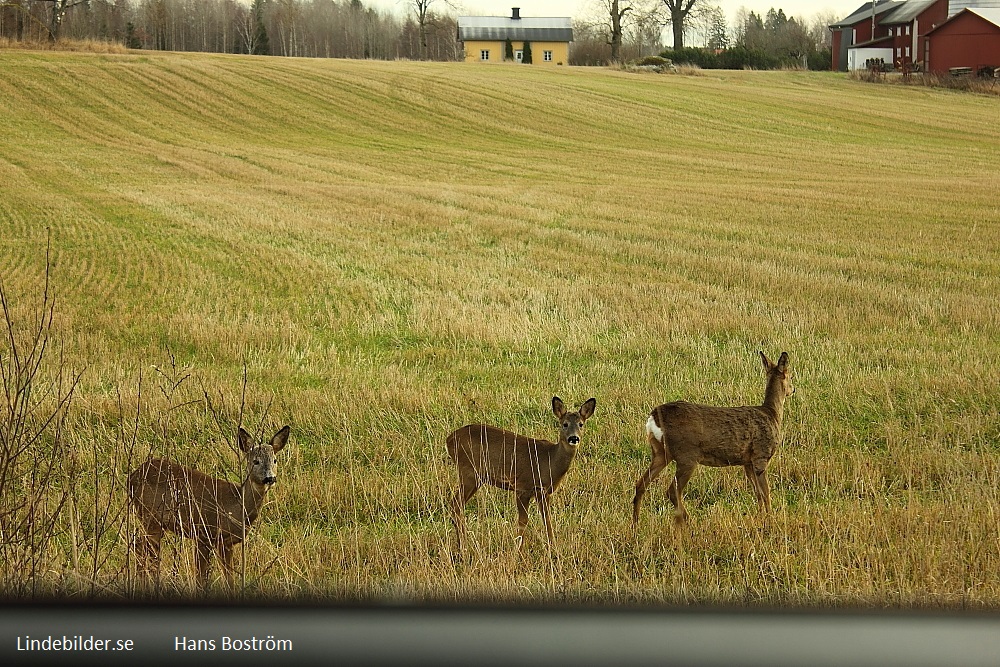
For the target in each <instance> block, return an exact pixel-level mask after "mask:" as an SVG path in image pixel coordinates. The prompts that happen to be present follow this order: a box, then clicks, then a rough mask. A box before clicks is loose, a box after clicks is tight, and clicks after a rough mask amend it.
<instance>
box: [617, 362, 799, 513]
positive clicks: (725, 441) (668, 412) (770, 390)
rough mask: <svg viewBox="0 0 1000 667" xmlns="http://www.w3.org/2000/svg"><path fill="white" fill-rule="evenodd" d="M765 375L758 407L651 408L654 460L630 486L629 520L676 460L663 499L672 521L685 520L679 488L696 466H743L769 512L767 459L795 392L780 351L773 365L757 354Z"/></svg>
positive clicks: (692, 405) (649, 436) (687, 405)
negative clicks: (666, 500)
mask: <svg viewBox="0 0 1000 667" xmlns="http://www.w3.org/2000/svg"><path fill="white" fill-rule="evenodd" d="M760 358H761V361H762V362H763V363H764V370H765V371H766V372H767V389H766V390H765V392H764V403H763V405H751V406H743V407H738V408H720V407H714V406H711V405H698V404H696V403H687V402H685V401H675V402H673V403H666V404H664V405H660V406H658V407H656V408H653V411H652V412H651V413H650V415H649V419H647V420H646V435H647V439H648V441H649V448H650V449H651V450H652V453H653V460H652V462H651V463H650V464H649V469H648V470H646V472H645V473H644V474H643V475H642V477H640V478H639V480H638V481H637V482H636V484H635V498H634V499H633V500H632V522H633V524H636V523H638V521H639V504H640V503H641V502H642V496H643V494H645V493H646V489H647V487H649V485H650V484H652V483H653V481H654V480H655V479H656V478H657V477H658V476H659V475H660V473H661V472H663V469H664V468H665V467H666V466H667V464H668V463H670V462H671V461H676V462H677V470H676V474H675V475H674V479H673V480H672V481H671V482H670V487H669V488H668V489H667V497H668V498H669V499H670V502H671V504H672V505H673V506H674V508H675V514H674V518H675V520H676V522H677V523H682V522H684V521H687V518H688V515H687V510H685V509H684V500H683V495H684V486H685V485H686V484H687V483H688V480H689V479H691V475H692V473H694V470H695V468H696V467H697V466H698V464H699V463H700V464H701V465H706V466H715V467H722V466H743V470H744V472H745V473H746V476H747V479H748V480H750V485H751V487H752V488H753V490H754V494H755V495H756V496H757V506H758V508H759V510H761V511H767V512H770V511H771V495H770V490H769V489H768V485H767V477H766V473H765V471H766V469H767V464H768V461H770V460H771V457H772V456H774V452H775V450H776V449H777V447H778V443H779V442H780V441H781V418H782V413H783V409H784V403H785V398H787V397H788V396H791V395H792V393H793V392H794V391H795V388H794V387H792V374H791V371H789V369H788V353H787V352H782V353H781V357H780V358H779V359H778V363H776V364H775V363H772V362H771V360H770V359H768V358H767V355H765V354H764V353H763V352H761V353H760Z"/></svg>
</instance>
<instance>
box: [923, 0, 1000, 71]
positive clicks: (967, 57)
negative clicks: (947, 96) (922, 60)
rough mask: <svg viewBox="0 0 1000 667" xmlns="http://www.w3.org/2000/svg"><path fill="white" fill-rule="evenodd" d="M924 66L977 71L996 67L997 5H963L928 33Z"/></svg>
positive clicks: (999, 47)
mask: <svg viewBox="0 0 1000 667" xmlns="http://www.w3.org/2000/svg"><path fill="white" fill-rule="evenodd" d="M928 45H929V48H928V50H927V53H926V62H927V69H928V71H931V72H947V71H949V70H956V69H968V70H969V71H970V72H977V73H978V72H981V71H982V70H983V69H984V68H988V71H991V72H992V70H993V69H994V68H997V67H1000V8H995V9H994V8H989V9H979V8H965V9H963V10H962V11H960V12H959V13H957V14H955V15H954V16H952V17H951V18H949V19H948V20H947V21H945V22H944V23H942V24H941V25H939V26H937V27H935V28H934V29H933V30H931V31H930V33H929V34H928Z"/></svg>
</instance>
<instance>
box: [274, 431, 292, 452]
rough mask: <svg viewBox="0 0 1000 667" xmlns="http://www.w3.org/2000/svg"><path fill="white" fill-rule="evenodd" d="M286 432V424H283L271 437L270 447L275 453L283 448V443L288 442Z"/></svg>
mask: <svg viewBox="0 0 1000 667" xmlns="http://www.w3.org/2000/svg"><path fill="white" fill-rule="evenodd" d="M288 433H289V428H288V426H285V427H284V428H282V429H281V430H280V431H278V432H277V433H275V434H274V437H272V438H271V449H273V450H274V452H275V453H277V452H280V451H281V450H282V449H284V447H285V443H286V442H288Z"/></svg>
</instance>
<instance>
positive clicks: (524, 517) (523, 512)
mask: <svg viewBox="0 0 1000 667" xmlns="http://www.w3.org/2000/svg"><path fill="white" fill-rule="evenodd" d="M514 493H515V494H516V497H517V529H518V534H517V548H518V549H521V548H522V547H523V546H524V534H525V531H526V530H527V527H528V505H530V504H531V499H532V498H534V497H535V492H534V491H515V492H514Z"/></svg>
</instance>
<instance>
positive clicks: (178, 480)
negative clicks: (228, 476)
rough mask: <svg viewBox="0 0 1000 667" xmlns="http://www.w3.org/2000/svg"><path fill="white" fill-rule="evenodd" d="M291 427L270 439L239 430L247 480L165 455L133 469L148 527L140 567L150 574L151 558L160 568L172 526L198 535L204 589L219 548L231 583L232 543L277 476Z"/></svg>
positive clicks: (136, 497) (134, 496) (137, 501)
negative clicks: (276, 457)
mask: <svg viewBox="0 0 1000 667" xmlns="http://www.w3.org/2000/svg"><path fill="white" fill-rule="evenodd" d="M288 432H289V429H288V427H287V426H285V427H284V428H282V429H281V430H280V431H278V432H277V433H275V434H274V437H272V438H271V441H270V442H269V443H268V444H266V445H259V444H257V443H256V442H254V441H253V439H252V438H251V437H250V434H248V433H247V432H246V431H244V430H243V429H242V428H241V429H240V430H239V438H238V440H239V446H240V449H241V450H243V452H245V453H246V459H247V475H246V479H245V480H243V484H242V485H240V484H234V483H233V482H228V481H226V480H222V479H217V478H215V477H210V476H209V475H206V474H205V473H203V472H199V471H197V470H195V469H193V468H189V467H187V466H183V465H181V464H179V463H174V462H173V461H168V460H166V459H151V460H149V461H146V462H145V463H143V464H142V465H141V466H139V467H138V468H136V469H135V470H134V471H132V474H130V475H129V478H128V487H129V497H130V498H131V500H132V504H133V505H135V508H136V513H137V515H138V518H139V521H140V523H142V527H143V529H144V533H145V534H144V535H141V536H140V537H139V543H138V549H137V550H138V555H139V562H140V567H141V568H142V569H143V570H144V571H145V572H146V574H147V575H148V574H149V570H150V561H151V560H153V561H156V565H157V569H158V568H159V557H160V540H161V539H162V538H163V533H164V532H171V533H177V534H178V535H181V536H183V537H189V538H192V539H194V540H195V542H196V544H197V550H196V552H195V556H196V558H195V560H196V562H197V566H198V578H199V583H200V585H201V588H202V589H203V590H204V589H207V588H208V574H209V567H210V565H211V562H210V559H211V556H212V551H213V550H215V551H217V552H218V554H219V561H220V563H221V565H222V569H223V572H224V574H225V576H226V583H227V584H228V586H229V588H230V589H231V588H232V585H233V572H232V556H233V547H235V546H236V545H237V544H240V543H241V542H243V539H244V538H245V537H246V534H247V531H248V530H249V528H250V525H251V524H252V523H253V522H254V520H255V519H256V518H257V513H258V512H259V511H260V508H261V506H262V505H263V504H264V496H265V495H266V494H267V491H268V489H270V488H271V485H273V484H274V483H275V481H277V479H276V477H275V472H276V470H275V461H274V455H275V453H277V452H280V451H281V450H282V448H283V447H284V446H285V443H286V442H287V441H288Z"/></svg>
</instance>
